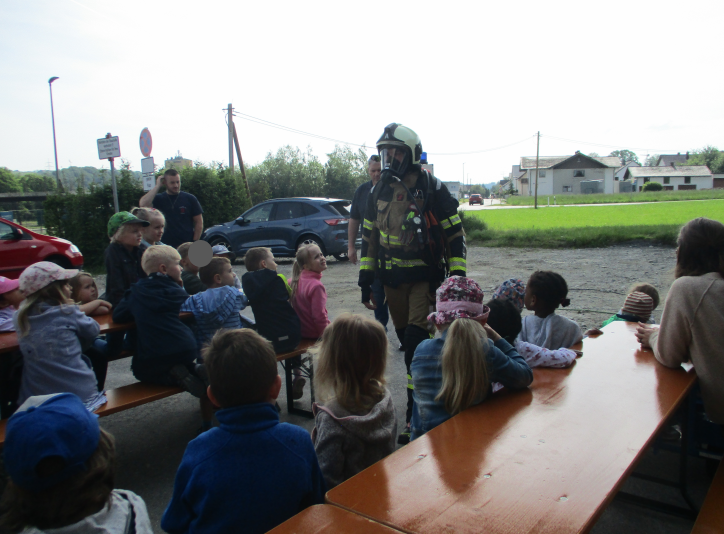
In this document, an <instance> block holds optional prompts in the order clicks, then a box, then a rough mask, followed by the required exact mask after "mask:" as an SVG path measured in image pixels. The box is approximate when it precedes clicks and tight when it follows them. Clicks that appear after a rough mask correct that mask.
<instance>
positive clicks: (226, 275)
mask: <svg viewBox="0 0 724 534" xmlns="http://www.w3.org/2000/svg"><path fill="white" fill-rule="evenodd" d="M199 276H200V277H201V282H202V283H203V284H204V285H205V286H206V287H207V289H206V291H202V292H201V293H196V294H195V295H193V296H191V297H189V298H188V299H187V300H186V302H184V304H183V306H181V311H182V312H191V313H193V314H194V318H195V319H196V342H197V343H198V346H199V347H200V348H201V347H203V346H204V345H205V344H206V343H208V342H209V341H211V338H212V337H214V334H215V333H216V331H217V330H219V329H220V328H225V329H235V328H242V324H241V316H240V315H239V312H240V311H241V310H243V309H244V308H246V305H247V303H248V300H247V298H246V296H245V295H244V293H243V292H242V291H241V290H240V289H237V288H236V287H235V286H234V281H235V280H236V275H235V274H234V271H233V270H232V268H231V262H230V261H229V260H228V259H227V258H221V257H218V258H212V259H211V261H210V262H209V263H208V265H205V266H204V267H201V269H199Z"/></svg>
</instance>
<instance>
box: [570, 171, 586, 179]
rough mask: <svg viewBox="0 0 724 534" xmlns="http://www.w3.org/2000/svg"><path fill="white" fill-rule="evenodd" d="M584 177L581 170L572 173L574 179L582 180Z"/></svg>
mask: <svg viewBox="0 0 724 534" xmlns="http://www.w3.org/2000/svg"><path fill="white" fill-rule="evenodd" d="M584 176H586V171H581V170H576V171H573V177H574V178H583V177H584Z"/></svg>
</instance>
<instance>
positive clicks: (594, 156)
mask: <svg viewBox="0 0 724 534" xmlns="http://www.w3.org/2000/svg"><path fill="white" fill-rule="evenodd" d="M588 157H589V158H597V157H598V152H591V153H590V154H588Z"/></svg>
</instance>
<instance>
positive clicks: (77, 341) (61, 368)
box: [14, 261, 100, 406]
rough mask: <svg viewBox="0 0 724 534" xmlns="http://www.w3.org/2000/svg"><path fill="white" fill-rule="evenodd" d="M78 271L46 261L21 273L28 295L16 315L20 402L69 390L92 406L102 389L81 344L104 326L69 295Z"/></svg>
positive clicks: (21, 282) (22, 288)
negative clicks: (21, 358)
mask: <svg viewBox="0 0 724 534" xmlns="http://www.w3.org/2000/svg"><path fill="white" fill-rule="evenodd" d="M77 274H78V271H77V270H75V269H63V268H62V267H60V266H58V265H56V264H54V263H50V262H47V261H41V262H39V263H35V264H33V265H31V266H30V267H28V268H27V269H25V270H24V271H23V273H22V274H21V275H20V291H21V292H22V293H23V294H24V295H25V296H26V298H25V300H24V301H23V303H22V304H21V305H20V309H19V310H18V313H17V315H16V316H15V319H14V321H15V328H16V330H17V332H18V342H19V345H20V351H21V352H22V354H23V376H22V381H21V384H20V395H19V397H18V405H20V404H22V403H23V402H25V400H26V399H27V398H28V397H30V396H33V395H49V394H51V393H63V392H68V393H74V394H76V395H78V397H80V399H81V400H82V401H83V402H84V403H85V404H86V405H87V406H91V405H92V404H93V403H94V402H95V401H96V400H97V398H98V396H99V395H100V394H99V393H98V383H97V381H96V377H95V374H94V373H93V369H92V368H91V364H90V361H89V360H88V358H86V357H85V356H83V351H82V348H81V344H82V343H88V342H91V341H92V340H93V339H95V338H96V337H97V336H98V333H99V331H100V327H99V326H98V323H97V322H96V321H95V320H93V319H91V318H90V317H88V316H87V315H85V314H84V313H83V312H81V311H80V309H79V308H78V306H75V305H73V301H71V300H70V294H71V289H70V284H68V280H69V279H71V278H73V277H74V276H76V275H77Z"/></svg>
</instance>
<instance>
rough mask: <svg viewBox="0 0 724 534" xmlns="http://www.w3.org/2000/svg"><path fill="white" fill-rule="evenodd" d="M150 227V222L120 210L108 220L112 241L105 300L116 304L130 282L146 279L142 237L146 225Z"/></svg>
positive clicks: (109, 247) (106, 258)
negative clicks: (142, 257) (142, 261)
mask: <svg viewBox="0 0 724 534" xmlns="http://www.w3.org/2000/svg"><path fill="white" fill-rule="evenodd" d="M147 226H149V223H148V221H143V220H141V219H139V218H138V217H136V216H135V215H132V214H130V213H128V212H127V211H119V212H118V213H116V214H115V215H113V216H112V217H111V218H110V220H109V221H108V237H109V238H110V240H111V244H110V245H108V248H106V253H105V263H106V299H105V300H107V301H108V302H110V303H111V306H113V307H115V306H116V305H117V304H118V303H119V302H121V299H122V298H123V294H124V293H125V292H126V290H127V289H129V288H130V287H131V284H135V283H136V282H138V281H139V280H140V279H141V278H146V273H145V272H143V268H142V267H141V256H142V255H143V251H144V250H145V249H144V248H141V240H142V239H143V233H142V232H143V228H145V227H147Z"/></svg>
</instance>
